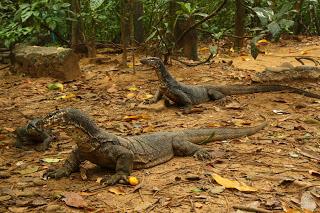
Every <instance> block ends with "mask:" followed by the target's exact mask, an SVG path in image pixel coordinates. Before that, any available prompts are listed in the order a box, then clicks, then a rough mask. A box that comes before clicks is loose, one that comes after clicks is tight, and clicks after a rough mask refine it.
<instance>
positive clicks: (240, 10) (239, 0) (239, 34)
mask: <svg viewBox="0 0 320 213" xmlns="http://www.w3.org/2000/svg"><path fill="white" fill-rule="evenodd" d="M243 3H244V2H243V0H236V14H235V20H234V21H235V29H234V30H235V33H234V34H235V36H236V37H235V39H234V44H233V48H234V49H235V50H237V51H239V50H240V49H241V48H242V47H243V36H244V33H245V29H244V20H245V15H246V11H245V8H244V6H243V5H242V4H243Z"/></svg>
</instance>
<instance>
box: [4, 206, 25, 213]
mask: <svg viewBox="0 0 320 213" xmlns="http://www.w3.org/2000/svg"><path fill="white" fill-rule="evenodd" d="M8 209H9V211H10V212H14V213H24V212H26V211H27V209H28V207H14V206H12V207H9V208H8Z"/></svg>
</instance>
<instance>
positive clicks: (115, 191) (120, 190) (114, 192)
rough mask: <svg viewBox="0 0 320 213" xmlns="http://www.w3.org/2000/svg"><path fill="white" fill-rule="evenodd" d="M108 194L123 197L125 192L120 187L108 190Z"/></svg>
mask: <svg viewBox="0 0 320 213" xmlns="http://www.w3.org/2000/svg"><path fill="white" fill-rule="evenodd" d="M108 191H109V192H111V193H113V194H116V195H125V194H126V192H125V191H124V190H123V188H121V187H110V188H109V189H108Z"/></svg>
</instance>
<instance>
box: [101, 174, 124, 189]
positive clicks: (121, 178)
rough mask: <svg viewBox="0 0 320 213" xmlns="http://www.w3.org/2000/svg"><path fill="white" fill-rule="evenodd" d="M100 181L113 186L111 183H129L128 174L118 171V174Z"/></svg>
mask: <svg viewBox="0 0 320 213" xmlns="http://www.w3.org/2000/svg"><path fill="white" fill-rule="evenodd" d="M100 183H101V184H102V185H104V186H111V185H115V184H117V183H122V184H128V175H127V174H122V173H117V174H114V175H112V176H111V177H105V178H102V180H101V181H100Z"/></svg>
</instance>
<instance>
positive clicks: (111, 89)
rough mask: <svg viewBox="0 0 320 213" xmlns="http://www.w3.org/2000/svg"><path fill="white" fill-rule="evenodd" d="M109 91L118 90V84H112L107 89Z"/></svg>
mask: <svg viewBox="0 0 320 213" xmlns="http://www.w3.org/2000/svg"><path fill="white" fill-rule="evenodd" d="M107 92H109V93H114V92H118V90H117V86H116V85H115V84H112V86H111V87H110V88H109V89H108V90H107Z"/></svg>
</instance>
